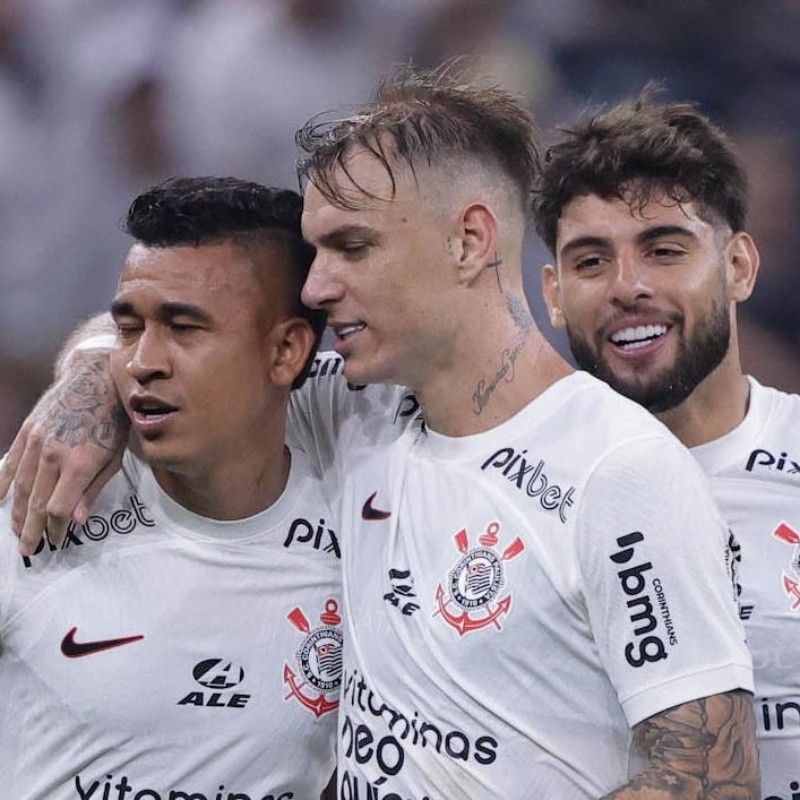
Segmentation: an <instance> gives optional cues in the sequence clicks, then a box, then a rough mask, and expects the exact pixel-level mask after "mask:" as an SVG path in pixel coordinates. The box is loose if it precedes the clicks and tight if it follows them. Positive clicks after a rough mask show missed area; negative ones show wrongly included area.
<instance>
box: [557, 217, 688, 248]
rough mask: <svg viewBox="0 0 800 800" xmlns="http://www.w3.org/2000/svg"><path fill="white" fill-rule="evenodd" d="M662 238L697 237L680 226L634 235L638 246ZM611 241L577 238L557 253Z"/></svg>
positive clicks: (603, 238)
mask: <svg viewBox="0 0 800 800" xmlns="http://www.w3.org/2000/svg"><path fill="white" fill-rule="evenodd" d="M664 236H685V237H687V238H690V239H697V235H696V234H695V233H694V232H693V231H690V230H689V229H688V228H684V227H683V226H682V225H654V226H653V227H652V228H647V229H646V230H643V231H642V232H641V233H639V234H637V235H636V242H637V243H638V244H648V243H649V242H652V241H655V240H656V239H661V238H662V237H664ZM610 246H611V239H609V238H607V237H604V236H579V237H578V238H577V239H573V240H572V241H570V242H567V243H566V244H565V245H564V246H563V247H562V248H561V250H560V251H559V255H562V256H563V255H568V254H569V253H571V252H572V251H573V250H580V249H582V248H584V247H610Z"/></svg>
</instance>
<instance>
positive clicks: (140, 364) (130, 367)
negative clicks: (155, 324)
mask: <svg viewBox="0 0 800 800" xmlns="http://www.w3.org/2000/svg"><path fill="white" fill-rule="evenodd" d="M125 369H126V370H127V372H128V374H129V375H130V376H131V377H132V378H133V379H134V380H136V381H138V382H139V383H141V384H146V383H148V382H149V381H152V380H154V379H156V378H166V377H168V376H169V375H170V373H171V368H170V361H169V355H168V352H167V347H166V344H165V342H164V341H163V337H162V336H161V335H160V334H159V333H158V332H157V331H155V330H152V329H150V328H147V327H145V329H144V330H143V331H142V332H141V333H140V334H139V336H138V338H137V339H136V343H135V344H133V345H132V346H131V350H130V359H129V361H128V363H127V364H126V365H125Z"/></svg>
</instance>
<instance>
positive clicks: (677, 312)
mask: <svg viewBox="0 0 800 800" xmlns="http://www.w3.org/2000/svg"><path fill="white" fill-rule="evenodd" d="M704 216H705V215H704ZM757 270H758V252H757V250H756V248H755V245H754V243H753V241H752V239H751V238H750V236H749V235H748V234H746V233H744V232H738V233H731V231H730V230H729V229H728V228H727V226H725V225H724V224H723V223H722V222H712V221H709V220H708V219H705V218H703V217H702V216H700V215H699V214H698V211H697V209H696V208H695V206H694V204H693V203H684V204H682V205H678V204H676V203H675V202H674V201H672V200H669V199H667V198H665V197H663V196H661V195H656V196H655V197H654V198H653V200H652V201H651V202H650V203H648V204H647V205H646V206H645V207H644V208H642V209H641V210H633V211H632V210H631V209H630V208H629V207H628V205H627V204H626V203H625V202H623V201H622V200H619V199H609V200H606V199H603V198H601V197H598V196H597V195H588V196H581V197H577V198H575V199H573V200H572V201H571V202H569V203H568V204H567V205H566V206H565V207H564V210H563V213H562V215H561V218H560V220H559V224H558V235H557V243H556V264H555V265H547V266H546V267H545V268H544V273H543V293H544V297H545V300H546V302H547V305H548V308H549V312H550V319H551V322H552V323H553V324H554V325H555V326H556V327H566V328H567V330H568V333H569V337H570V343H571V345H572V346H573V348H574V349H575V350H576V352H577V353H580V354H582V356H581V358H579V360H580V361H581V362H582V363H581V366H584V367H585V368H587V369H589V370H590V371H592V372H595V373H596V374H597V375H598V377H601V378H603V379H604V380H607V381H608V382H609V383H611V385H612V386H613V387H614V388H615V389H617V390H618V391H620V392H621V393H622V394H625V395H628V396H630V397H633V399H637V400H639V401H640V402H641V401H642V400H643V398H645V399H650V400H655V405H654V406H653V407H651V410H653V411H655V412H656V413H657V415H658V416H659V418H660V419H661V420H662V421H663V422H665V423H666V424H667V425H668V427H670V428H671V429H672V431H673V433H675V434H676V435H677V436H678V437H679V438H680V439H681V440H682V441H683V442H684V444H686V445H687V446H690V447H691V446H694V445H697V444H701V443H703V442H708V441H711V440H713V439H716V438H718V437H719V436H721V435H723V434H724V433H726V432H728V431H729V430H732V429H733V428H734V427H735V426H736V425H737V424H738V423H739V422H741V420H742V419H743V418H744V413H745V410H746V405H747V382H746V380H745V379H744V377H743V375H742V370H741V366H740V359H739V344H738V331H737V326H736V314H735V305H736V303H738V302H741V301H743V300H745V299H747V297H749V295H750V293H751V292H752V289H753V284H754V281H755V277H756V273H757ZM639 325H645V326H646V325H661V326H664V327H665V328H666V332H665V333H664V334H663V335H661V336H658V337H657V338H656V339H655V340H654V341H653V342H652V343H651V344H648V345H646V346H645V347H642V348H638V349H633V350H627V351H626V350H625V348H624V347H622V346H620V345H619V344H615V343H614V342H613V341H612V340H611V337H612V336H613V335H614V334H615V333H617V332H619V331H621V330H624V329H630V328H632V327H636V326H639ZM720 327H721V328H723V329H729V334H727V335H724V341H723V342H722V345H723V347H722V349H723V352H724V355H722V358H721V361H719V363H715V364H714V365H713V368H712V369H710V371H708V372H706V371H704V370H703V365H702V363H700V362H702V360H703V358H702V350H703V348H704V347H706V348H708V347H709V344H708V341H709V338H710V337H711V338H713V336H717V338H719V336H720V335H723V334H724V331H720V330H719V329H720ZM715 330H716V333H715ZM726 342H727V347H725V343H726ZM691 359H694V361H695V362H696V363H695V366H696V367H697V368H698V369H700V372H697V371H695V374H694V375H692V376H690V380H689V382H688V384H687V386H686V387H685V391H684V392H683V393H679V400H678V402H677V403H672V404H671V405H670V404H669V403H668V402H667V401H666V400H665V395H666V394H668V393H667V392H666V387H667V386H668V385H670V384H671V383H674V380H673V379H674V377H675V375H676V374H678V373H680V372H681V371H682V370H681V365H684V366H685V364H686V362H687V360H691ZM683 371H684V372H685V369H683ZM690 371H691V370H690ZM673 400H674V398H673ZM648 404H649V403H648V402H645V405H648ZM665 405H669V407H664V406H665Z"/></svg>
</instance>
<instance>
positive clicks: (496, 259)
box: [486, 250, 503, 292]
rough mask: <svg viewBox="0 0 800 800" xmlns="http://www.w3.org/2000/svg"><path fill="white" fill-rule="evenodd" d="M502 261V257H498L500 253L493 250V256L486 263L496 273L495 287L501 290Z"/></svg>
mask: <svg viewBox="0 0 800 800" xmlns="http://www.w3.org/2000/svg"><path fill="white" fill-rule="evenodd" d="M502 263H503V259H502V258H500V254H499V253H498V252H497V251H496V250H495V253H494V258H492V260H491V261H490V262H489V263H488V264H487V265H486V266H487V267H490V268H491V269H494V270H495V271H496V274H497V288H498V289H499V290H500V291H501V292H502V291H503V285H502V284H501V283H500V265H501V264H502Z"/></svg>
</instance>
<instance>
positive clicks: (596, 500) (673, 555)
mask: <svg viewBox="0 0 800 800" xmlns="http://www.w3.org/2000/svg"><path fill="white" fill-rule="evenodd" d="M574 546H575V548H576V557H577V561H578V564H579V569H580V572H581V579H582V583H583V591H584V595H583V596H584V602H585V604H586V609H587V612H588V615H589V620H590V625H591V628H592V632H593V636H594V639H595V641H596V643H597V647H598V649H599V653H600V658H601V660H602V662H603V664H604V666H605V669H606V672H607V674H608V676H609V678H610V680H611V682H612V684H613V685H614V687H615V689H616V691H617V694H618V697H619V701H620V704H621V705H622V708H623V710H624V712H625V715H626V718H627V720H628V723H629V724H630V725H631V727H632V726H634V725H636V724H637V723H639V722H641V721H642V720H644V719H647V718H648V717H651V716H653V715H654V714H657V713H660V712H662V711H664V710H666V709H668V708H671V707H673V706H676V705H679V704H681V703H685V702H689V701H690V700H695V699H697V698H700V697H707V696H709V695H713V694H718V693H721V692H726V691H731V690H734V689H739V688H741V689H746V690H748V691H753V679H752V664H751V659H750V654H749V652H748V650H747V646H746V644H745V639H744V632H743V629H742V626H741V623H740V622H739V615H738V606H737V601H736V598H735V590H734V586H733V581H732V575H731V571H730V570H731V563H730V557H729V556H730V554H729V552H728V536H727V528H726V526H725V523H724V521H723V519H722V516H721V514H720V512H719V511H718V509H717V507H716V506H715V504H714V502H713V500H712V498H711V493H710V489H709V486H708V482H707V479H706V477H705V475H704V474H703V473H702V471H701V470H700V468H699V467H698V465H697V464H696V463H695V462H694V460H693V459H692V457H691V455H690V454H689V453H688V451H686V450H684V449H683V448H682V447H681V446H680V445H679V444H678V443H677V441H673V440H671V439H669V438H668V437H666V436H664V437H660V438H658V437H648V438H643V439H639V440H636V441H634V442H630V443H625V444H623V445H620V446H618V447H616V448H615V449H614V450H612V451H611V452H610V453H609V454H608V455H606V456H605V458H603V459H602V460H601V462H600V463H598V465H596V467H595V469H594V470H593V472H592V475H591V477H590V479H589V481H588V483H587V485H586V487H585V493H584V497H583V501H582V503H581V507H580V509H579V514H578V518H577V524H576V531H575V539H574Z"/></svg>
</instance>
